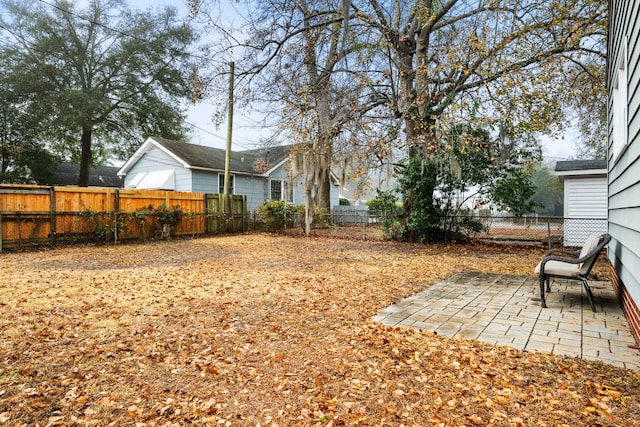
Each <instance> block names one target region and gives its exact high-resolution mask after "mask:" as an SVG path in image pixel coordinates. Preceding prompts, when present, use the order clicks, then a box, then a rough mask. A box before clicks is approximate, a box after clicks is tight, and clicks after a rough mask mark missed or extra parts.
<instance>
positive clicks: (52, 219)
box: [49, 187, 56, 246]
mask: <svg viewBox="0 0 640 427" xmlns="http://www.w3.org/2000/svg"><path fill="white" fill-rule="evenodd" d="M49 229H50V232H51V246H53V245H55V244H56V189H55V187H49Z"/></svg>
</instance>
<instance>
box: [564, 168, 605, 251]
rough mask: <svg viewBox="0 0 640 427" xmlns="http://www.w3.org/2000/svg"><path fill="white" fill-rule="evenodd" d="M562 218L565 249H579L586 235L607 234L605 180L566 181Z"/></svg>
mask: <svg viewBox="0 0 640 427" xmlns="http://www.w3.org/2000/svg"><path fill="white" fill-rule="evenodd" d="M564 216H565V217H566V218H567V220H566V221H565V226H564V245H565V246H582V244H583V243H584V241H585V240H586V238H587V236H588V235H589V234H592V233H593V234H603V233H606V232H607V222H606V219H607V177H606V176H603V177H597V178H593V177H592V178H582V177H581V178H570V177H567V178H565V181H564ZM594 218H600V219H603V220H604V221H594V220H593V219H594Z"/></svg>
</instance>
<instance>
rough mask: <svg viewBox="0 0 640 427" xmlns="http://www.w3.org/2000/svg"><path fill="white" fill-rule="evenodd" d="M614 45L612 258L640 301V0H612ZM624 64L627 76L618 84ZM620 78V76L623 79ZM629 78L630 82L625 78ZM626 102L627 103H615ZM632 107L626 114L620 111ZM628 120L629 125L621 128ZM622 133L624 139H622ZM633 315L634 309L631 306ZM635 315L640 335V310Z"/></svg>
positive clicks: (610, 71)
mask: <svg viewBox="0 0 640 427" xmlns="http://www.w3.org/2000/svg"><path fill="white" fill-rule="evenodd" d="M609 6H610V10H609V12H610V25H609V28H610V34H609V46H608V50H609V52H608V63H607V84H608V87H609V104H608V115H609V117H608V118H609V120H608V122H609V125H608V132H609V158H608V162H609V234H611V237H612V240H611V243H610V244H609V260H610V261H611V263H612V264H613V266H614V268H615V270H616V272H617V274H618V276H619V278H620V280H621V281H622V283H623V284H624V288H626V290H627V292H628V293H629V295H630V296H631V299H632V300H633V301H634V302H635V305H636V310H637V306H640V220H639V218H640V0H612V1H610V2H609ZM621 67H624V68H625V70H626V72H625V73H624V76H623V77H624V78H626V80H627V81H626V82H622V84H618V85H617V87H618V88H620V87H623V88H625V89H626V93H622V94H617V95H618V96H615V95H616V94H615V89H616V79H617V78H619V77H620V72H619V70H620V68H621ZM618 83H620V82H618ZM625 83H626V84H625ZM616 103H622V105H615V104H616ZM625 110H626V116H623V117H620V114H621V112H622V111H625ZM618 126H623V127H624V129H623V130H622V131H621V130H620V129H616V127H618ZM621 138H622V140H621ZM627 310H628V311H627V316H628V317H632V316H633V314H632V311H633V310H631V309H630V308H629V307H628V308H627ZM635 313H636V314H635V316H636V317H635V318H633V319H630V320H632V323H634V322H635V324H636V326H637V328H638V329H637V332H636V333H637V334H638V335H637V336H638V337H640V326H639V323H638V322H639V321H640V316H639V315H638V314H637V313H638V312H637V311H636V312H635Z"/></svg>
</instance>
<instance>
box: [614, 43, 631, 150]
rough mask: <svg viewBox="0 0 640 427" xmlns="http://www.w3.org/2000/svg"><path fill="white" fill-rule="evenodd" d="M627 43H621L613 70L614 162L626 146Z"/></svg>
mask: <svg viewBox="0 0 640 427" xmlns="http://www.w3.org/2000/svg"><path fill="white" fill-rule="evenodd" d="M626 45H627V42H626V38H625V40H624V42H623V45H622V49H621V51H620V57H619V58H618V64H617V67H616V70H615V75H614V81H613V94H612V98H613V99H612V110H613V111H612V113H613V114H612V117H611V125H612V129H611V131H612V132H611V138H612V142H611V153H610V157H611V158H612V159H613V160H614V161H615V160H616V159H617V157H618V156H619V155H620V154H621V153H622V151H623V150H624V147H625V145H626V144H627V119H628V118H627V107H628V105H629V98H628V82H627V46H626Z"/></svg>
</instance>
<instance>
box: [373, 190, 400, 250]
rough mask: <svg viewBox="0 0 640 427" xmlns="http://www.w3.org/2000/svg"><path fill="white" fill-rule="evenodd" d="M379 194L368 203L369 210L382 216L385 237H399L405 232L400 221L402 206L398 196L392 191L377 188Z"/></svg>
mask: <svg viewBox="0 0 640 427" xmlns="http://www.w3.org/2000/svg"><path fill="white" fill-rule="evenodd" d="M377 192H378V195H377V196H376V197H375V198H373V199H371V200H370V201H369V203H368V206H369V211H370V212H372V213H375V214H377V215H378V217H379V218H380V224H381V225H382V232H383V235H384V237H390V238H392V239H397V238H399V237H401V236H402V234H403V233H404V227H403V226H402V224H401V223H400V220H399V218H400V215H401V214H402V207H400V206H398V198H397V196H396V195H395V193H393V192H391V191H380V190H377Z"/></svg>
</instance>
